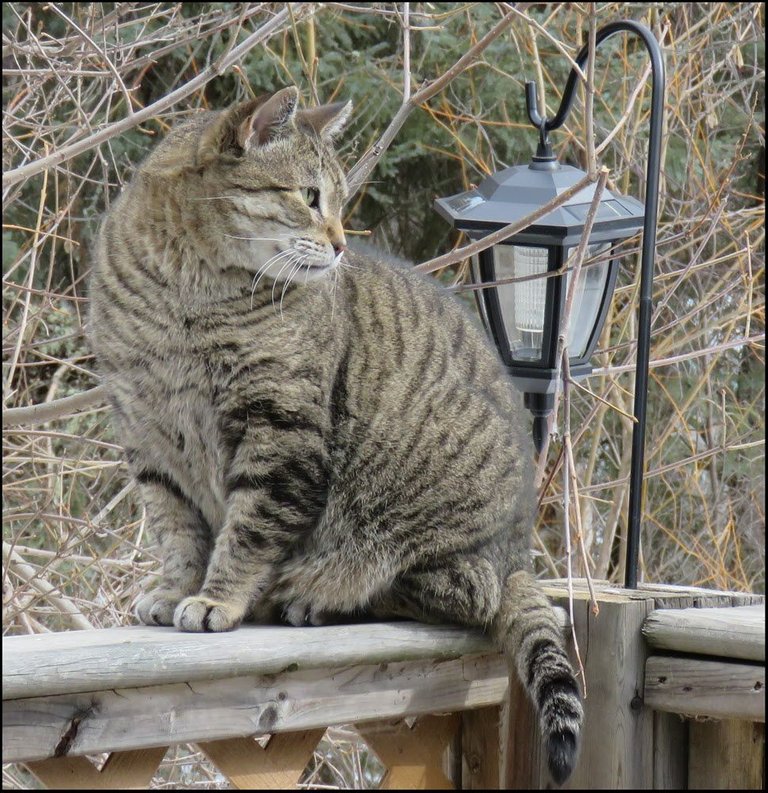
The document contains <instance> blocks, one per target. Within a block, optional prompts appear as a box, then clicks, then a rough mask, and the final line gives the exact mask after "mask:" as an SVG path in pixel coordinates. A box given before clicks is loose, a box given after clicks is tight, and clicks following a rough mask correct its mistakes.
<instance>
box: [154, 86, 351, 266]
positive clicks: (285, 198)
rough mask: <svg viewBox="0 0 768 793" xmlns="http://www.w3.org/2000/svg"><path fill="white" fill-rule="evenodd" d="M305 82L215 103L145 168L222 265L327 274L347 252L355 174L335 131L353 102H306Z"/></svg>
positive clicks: (210, 255) (215, 261)
mask: <svg viewBox="0 0 768 793" xmlns="http://www.w3.org/2000/svg"><path fill="white" fill-rule="evenodd" d="M298 97H299V94H298V91H297V89H296V88H295V87H292V86H291V87H288V88H283V89H282V90H280V91H277V92H276V93H275V94H273V95H271V96H267V97H260V98H258V99H253V100H249V101H247V102H242V103H240V104H237V105H234V106H232V107H230V108H228V109H227V110H224V111H221V112H219V113H208V114H206V115H205V117H203V118H202V119H198V120H197V121H196V122H193V123H192V124H191V125H188V126H187V127H186V129H185V128H181V129H180V130H179V132H178V133H177V134H174V133H171V134H170V135H169V136H168V138H166V140H165V142H164V143H163V144H162V145H161V146H160V147H158V149H157V150H156V152H155V153H154V154H153V155H152V157H150V159H149V160H148V161H147V163H146V164H145V166H144V168H143V169H142V170H143V171H144V173H145V174H146V175H147V176H148V177H149V178H150V179H151V181H152V182H153V183H154V184H155V185H158V184H160V185H165V187H166V188H167V189H168V190H169V191H170V193H169V195H173V197H174V200H175V201H176V203H177V204H178V206H179V210H180V213H181V221H182V225H183V226H184V228H185V229H187V231H188V232H189V234H190V235H191V236H192V237H193V238H194V239H195V240H196V241H197V245H199V246H200V247H201V248H202V249H204V250H205V253H206V254H207V257H208V261H210V264H211V266H212V267H213V268H215V269H216V270H218V271H224V270H228V271H231V270H232V269H233V268H234V269H244V270H246V271H248V272H249V273H252V274H253V275H254V277H255V276H256V275H257V274H263V275H264V276H265V277H266V278H267V279H271V280H273V281H285V280H288V279H296V280H298V279H299V278H300V281H301V282H305V281H307V280H313V279H315V278H318V277H321V276H323V275H325V274H326V273H328V272H330V271H331V270H333V269H334V268H335V267H336V266H338V264H339V263H340V261H341V257H342V256H343V252H344V249H345V247H346V240H345V238H344V232H343V230H342V224H341V212H342V207H343V204H344V200H345V198H346V195H347V187H346V180H345V178H344V174H343V172H342V170H341V167H340V165H339V163H338V161H337V159H336V155H335V152H334V148H333V139H334V137H335V136H337V135H338V134H339V132H340V131H341V130H342V128H343V127H344V124H345V123H346V121H347V119H348V118H349V115H350V112H351V103H349V102H346V103H345V102H337V103H334V104H329V105H322V106H320V107H316V108H312V109H306V110H300V109H299V108H298Z"/></svg>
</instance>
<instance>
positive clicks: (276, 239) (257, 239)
mask: <svg viewBox="0 0 768 793" xmlns="http://www.w3.org/2000/svg"><path fill="white" fill-rule="evenodd" d="M223 236H225V237H231V238H232V239H233V240H248V241H249V242H250V241H252V242H285V241H286V240H287V239H288V237H241V236H240V235H239V234H227V233H224V235H223Z"/></svg>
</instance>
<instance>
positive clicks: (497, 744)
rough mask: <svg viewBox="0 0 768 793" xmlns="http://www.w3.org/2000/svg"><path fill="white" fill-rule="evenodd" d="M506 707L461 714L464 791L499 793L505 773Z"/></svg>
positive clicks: (462, 780)
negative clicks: (492, 792)
mask: <svg viewBox="0 0 768 793" xmlns="http://www.w3.org/2000/svg"><path fill="white" fill-rule="evenodd" d="M505 716H506V714H505V713H504V705H501V706H497V707H489V708H480V709H478V710H467V711H464V713H462V714H461V788H462V790H498V789H499V788H501V787H502V774H503V772H504V757H503V751H504V750H505V748H506V747H505V746H504V743H505V740H504V739H505V738H506V733H505V728H506V721H507V720H506V718H505Z"/></svg>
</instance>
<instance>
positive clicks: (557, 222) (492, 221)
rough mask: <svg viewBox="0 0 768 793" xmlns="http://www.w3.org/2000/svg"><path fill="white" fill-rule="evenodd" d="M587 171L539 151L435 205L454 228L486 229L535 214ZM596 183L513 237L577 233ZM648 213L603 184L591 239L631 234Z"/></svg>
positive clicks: (629, 197) (565, 236)
mask: <svg viewBox="0 0 768 793" xmlns="http://www.w3.org/2000/svg"><path fill="white" fill-rule="evenodd" d="M537 154H538V153H537ZM584 176H586V174H585V173H584V172H583V171H581V170H579V169H578V168H574V167H573V166H571V165H564V164H562V163H559V162H558V161H557V159H554V160H548V159H546V158H538V157H537V158H534V161H533V162H532V163H531V164H530V165H513V166H511V167H509V168H504V169H503V170H501V171H498V172H496V173H492V174H490V175H489V176H487V177H486V178H485V179H484V180H483V181H482V182H481V183H480V185H478V186H477V187H475V188H473V189H471V190H467V191H465V192H463V193H458V194H456V195H454V196H448V197H446V198H438V199H437V200H436V201H435V208H436V210H437V211H438V213H439V214H440V215H442V216H443V217H444V218H445V219H446V220H447V221H448V222H449V223H451V224H452V225H453V226H454V227H455V228H458V229H461V230H463V231H478V232H482V231H485V232H486V233H487V232H490V231H495V230H496V229H499V228H502V227H504V226H506V225H508V224H510V223H514V222H515V221H516V220H519V219H522V218H524V217H525V216H526V215H529V214H531V213H532V212H534V211H536V210H537V209H539V208H540V207H542V206H544V205H545V204H547V203H549V202H550V201H552V200H553V199H555V198H557V197H558V196H559V195H561V194H562V193H563V192H565V191H566V190H568V189H569V188H570V187H572V186H573V185H575V184H577V183H578V182H579V181H580V180H581V179H583V178H584ZM595 189H596V184H588V185H587V186H586V187H584V188H583V189H581V190H579V191H578V192H577V193H575V194H574V195H573V196H571V198H569V199H568V200H567V201H566V202H565V203H564V204H562V205H561V206H559V207H557V208H556V209H553V210H552V211H551V212H549V213H547V214H546V215H545V216H544V217H542V218H540V219H539V220H538V221H536V222H535V223H533V224H531V225H530V226H528V227H527V228H526V229H525V230H524V231H523V232H521V235H515V237H514V239H515V240H517V237H518V236H526V237H531V235H534V236H535V235H536V234H540V235H542V236H545V237H546V238H547V239H548V240H549V241H552V239H553V237H554V238H570V237H572V236H573V235H578V234H579V233H580V231H581V230H582V229H583V228H584V224H585V222H586V218H587V213H588V211H589V208H590V206H591V203H592V200H593V198H594V195H595ZM644 215H645V210H644V207H643V205H642V204H641V203H640V202H639V201H637V200H636V199H634V198H632V197H631V196H624V195H620V194H618V193H614V192H612V191H610V190H604V191H603V194H602V196H601V199H600V204H599V206H598V210H597V214H596V217H595V220H594V223H593V226H592V235H591V237H590V239H595V241H597V240H598V239H599V237H600V236H604V238H605V239H614V240H615V239H623V238H625V237H630V236H632V234H634V233H635V232H636V231H638V230H639V229H640V228H642V226H643V218H644ZM521 241H522V240H521ZM528 241H529V242H530V241H532V240H528Z"/></svg>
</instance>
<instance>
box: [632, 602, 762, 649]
mask: <svg viewBox="0 0 768 793" xmlns="http://www.w3.org/2000/svg"><path fill="white" fill-rule="evenodd" d="M643 636H645V638H646V640H647V641H648V644H650V645H651V646H652V647H654V648H657V649H660V650H674V651H676V652H682V653H696V654H699V655H720V656H723V657H725V658H743V659H745V660H748V661H765V607H764V606H739V607H736V608H733V607H731V608H704V609H696V608H689V609H659V610H657V611H654V612H652V613H651V614H650V615H649V616H648V618H647V619H646V620H645V622H644V623H643Z"/></svg>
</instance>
